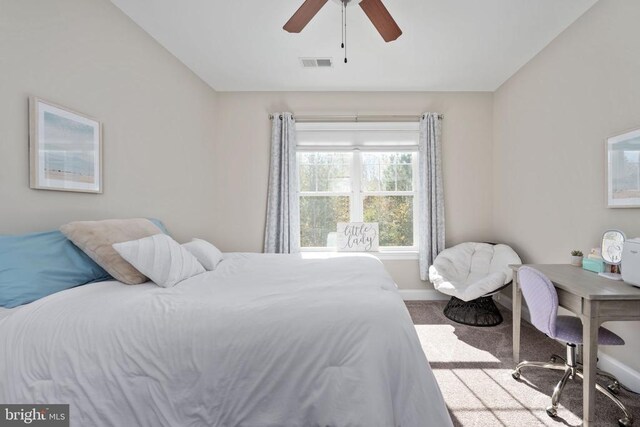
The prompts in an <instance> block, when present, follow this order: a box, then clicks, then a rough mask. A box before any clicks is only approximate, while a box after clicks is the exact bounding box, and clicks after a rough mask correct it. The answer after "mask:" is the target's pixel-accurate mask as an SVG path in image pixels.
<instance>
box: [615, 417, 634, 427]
mask: <svg viewBox="0 0 640 427" xmlns="http://www.w3.org/2000/svg"><path fill="white" fill-rule="evenodd" d="M618 425H619V426H620V427H631V426H632V425H633V420H630V419H629V418H627V417H624V418H620V419H619V420H618Z"/></svg>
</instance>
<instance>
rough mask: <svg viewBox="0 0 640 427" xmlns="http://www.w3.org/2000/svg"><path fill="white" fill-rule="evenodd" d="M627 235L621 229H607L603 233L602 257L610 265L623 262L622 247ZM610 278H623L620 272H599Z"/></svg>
mask: <svg viewBox="0 0 640 427" xmlns="http://www.w3.org/2000/svg"><path fill="white" fill-rule="evenodd" d="M625 238H626V236H625V235H624V233H623V232H622V231H620V230H607V231H605V232H604V234H603V235H602V246H601V251H602V258H603V259H604V262H606V263H607V264H610V265H620V263H621V262H622V247H623V246H624V241H625ZM598 274H599V275H600V276H602V277H604V278H606V279H610V280H622V275H621V274H620V273H598Z"/></svg>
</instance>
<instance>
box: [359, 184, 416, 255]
mask: <svg viewBox="0 0 640 427" xmlns="http://www.w3.org/2000/svg"><path fill="white" fill-rule="evenodd" d="M363 205H364V221H365V222H377V223H378V226H379V230H380V246H413V196H366V197H365V198H364V201H363Z"/></svg>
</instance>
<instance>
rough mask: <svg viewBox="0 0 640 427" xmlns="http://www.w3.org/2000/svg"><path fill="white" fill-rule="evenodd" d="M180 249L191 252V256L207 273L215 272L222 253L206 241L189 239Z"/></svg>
mask: <svg viewBox="0 0 640 427" xmlns="http://www.w3.org/2000/svg"><path fill="white" fill-rule="evenodd" d="M182 247H183V248H185V249H186V250H188V251H189V252H191V255H193V256H194V257H196V258H197V259H198V261H200V264H202V266H203V267H204V268H205V269H206V270H207V271H213V270H215V269H216V266H217V265H218V263H219V262H220V261H222V252H220V250H219V249H218V248H216V247H215V246H213V245H212V244H211V243H209V242H207V241H206V240H201V239H191V241H190V242H189V243H184V244H183V245H182Z"/></svg>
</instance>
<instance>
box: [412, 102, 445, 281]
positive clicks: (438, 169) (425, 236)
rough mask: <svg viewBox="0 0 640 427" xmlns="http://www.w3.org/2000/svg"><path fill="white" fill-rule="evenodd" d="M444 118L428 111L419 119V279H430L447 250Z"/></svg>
mask: <svg viewBox="0 0 640 427" xmlns="http://www.w3.org/2000/svg"><path fill="white" fill-rule="evenodd" d="M441 128H442V118H441V116H440V114H438V113H426V114H424V115H423V116H422V119H421V120H420V141H419V146H418V152H419V154H420V155H419V159H418V161H419V165H418V173H419V179H418V200H419V203H420V209H419V212H420V217H419V220H418V234H419V238H418V245H419V247H420V253H419V260H420V278H421V279H422V280H427V279H428V277H429V266H430V265H431V264H433V260H434V258H435V257H436V256H437V255H438V254H439V253H440V251H442V250H443V249H444V227H445V226H444V192H443V187H442V155H441V147H440V145H441V144H440V134H441Z"/></svg>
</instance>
